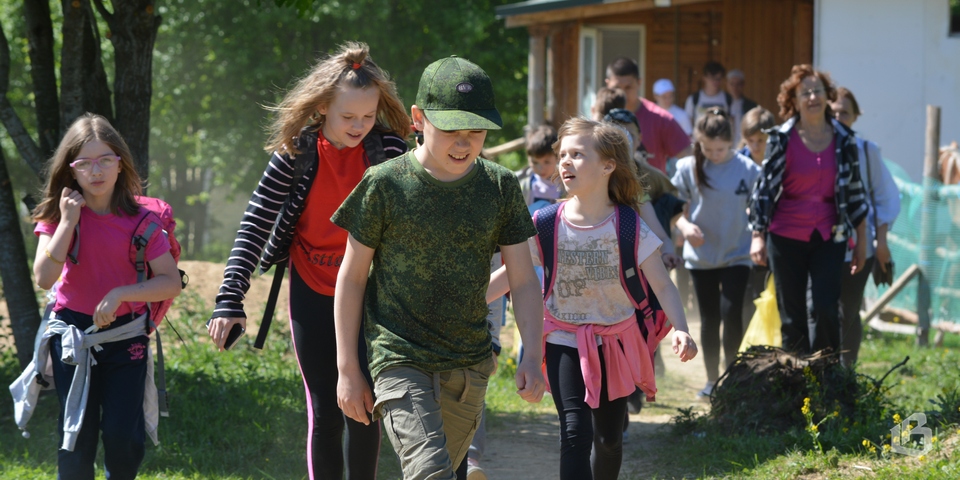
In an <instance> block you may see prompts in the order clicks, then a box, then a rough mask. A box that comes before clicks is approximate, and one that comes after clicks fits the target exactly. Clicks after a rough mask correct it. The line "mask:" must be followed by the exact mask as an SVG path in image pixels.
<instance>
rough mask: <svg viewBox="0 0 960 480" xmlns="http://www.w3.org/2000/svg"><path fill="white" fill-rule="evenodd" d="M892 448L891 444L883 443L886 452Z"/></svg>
mask: <svg viewBox="0 0 960 480" xmlns="http://www.w3.org/2000/svg"><path fill="white" fill-rule="evenodd" d="M891 449H892V447H890V445H886V444H884V445H883V451H884V452H889V451H890V450H891Z"/></svg>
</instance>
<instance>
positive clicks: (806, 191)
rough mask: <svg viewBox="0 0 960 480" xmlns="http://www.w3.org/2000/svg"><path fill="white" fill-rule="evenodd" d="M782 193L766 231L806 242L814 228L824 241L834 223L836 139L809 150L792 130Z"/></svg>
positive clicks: (835, 216)
mask: <svg viewBox="0 0 960 480" xmlns="http://www.w3.org/2000/svg"><path fill="white" fill-rule="evenodd" d="M786 157H787V163H786V165H785V167H784V171H783V193H782V194H780V200H779V201H777V208H776V210H775V211H774V212H773V218H772V219H770V232H771V233H775V234H777V235H780V236H781V237H787V238H792V239H794V240H800V241H803V242H807V241H809V240H810V236H811V235H812V234H813V231H814V229H816V230H818V231H819V232H820V236H821V237H822V238H823V239H824V240H828V239H830V238H831V237H832V235H831V232H832V230H833V226H834V225H836V224H837V205H836V201H835V200H834V198H833V192H834V185H835V184H836V181H837V159H836V139H834V140H831V141H830V145H827V148H825V149H823V151H821V152H811V151H810V150H809V149H807V146H806V145H804V144H803V140H801V139H800V135H799V134H797V131H796V129H794V130H793V131H792V132H790V141H789V143H788V144H787V153H786Z"/></svg>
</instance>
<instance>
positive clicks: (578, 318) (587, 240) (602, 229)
mask: <svg viewBox="0 0 960 480" xmlns="http://www.w3.org/2000/svg"><path fill="white" fill-rule="evenodd" d="M616 216H617V215H616V212H614V213H613V214H611V215H610V216H609V217H607V218H606V219H605V220H604V221H602V222H600V223H599V224H598V225H593V226H581V225H574V224H572V223H570V222H569V221H568V220H567V219H566V217H565V216H564V215H563V210H562V209H561V211H560V222H559V224H558V225H557V253H556V258H557V267H556V271H555V277H554V278H555V280H554V283H553V291H552V292H551V294H550V297H548V298H547V301H546V304H545V305H546V309H547V311H549V312H550V314H551V315H553V316H554V317H555V318H556V319H557V320H560V321H562V322H565V323H570V324H573V325H583V324H590V323H592V324H594V325H615V324H617V323H620V322H622V321H624V320H626V319H628V318H630V317H631V316H632V315H633V314H634V313H635V310H634V308H633V304H632V303H630V298H629V297H627V293H626V292H625V291H624V290H623V285H622V284H621V283H620V249H619V247H618V245H617V227H616ZM637 222H638V223H639V225H640V229H639V230H640V232H639V237H638V242H637V263H638V264H640V263H643V261H644V260H645V259H646V258H647V257H649V256H650V255H651V254H652V253H654V252H656V251H657V249H658V248H660V245H661V243H662V242H661V241H660V239H659V238H657V236H656V235H654V234H653V232H652V231H650V228H649V227H648V226H647V224H646V223H644V222H643V220H641V219H640V218H639V217H637ZM530 244H531V254H532V255H533V259H534V263H535V264H536V265H540V264H541V261H540V254H539V251H538V250H537V245H536V238H531V239H530ZM597 340H598V341H599V337H598V339H597ZM547 342H549V343H554V344H558V345H564V346H568V347H573V348H577V337H576V335H575V334H573V333H570V332H563V331H559V330H558V331H554V332H551V333H550V334H548V335H547Z"/></svg>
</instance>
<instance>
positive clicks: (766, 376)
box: [710, 346, 860, 433]
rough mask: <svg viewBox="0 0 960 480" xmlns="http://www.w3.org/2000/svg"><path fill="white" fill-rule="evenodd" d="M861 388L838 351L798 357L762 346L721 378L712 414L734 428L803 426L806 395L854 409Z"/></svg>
mask: <svg viewBox="0 0 960 480" xmlns="http://www.w3.org/2000/svg"><path fill="white" fill-rule="evenodd" d="M859 389H860V387H859V386H858V382H857V375H856V373H855V372H854V371H853V370H851V369H848V368H845V367H843V366H842V365H841V364H840V359H839V356H838V355H835V354H831V353H828V352H817V353H814V354H812V355H808V356H802V357H801V356H797V355H793V354H791V353H788V352H785V351H783V350H781V349H779V348H774V347H766V346H757V347H751V348H750V349H749V350H747V351H746V352H744V353H742V354H741V355H740V356H739V357H738V358H737V361H736V362H734V364H733V365H731V366H730V368H728V369H727V371H726V372H725V373H724V374H723V376H722V377H721V378H720V380H719V382H718V384H717V387H716V388H715V389H714V392H713V396H712V397H711V399H710V404H711V409H710V418H711V419H712V420H714V421H716V422H718V423H719V424H720V425H721V426H722V427H723V428H724V429H729V430H728V431H730V432H731V433H734V432H742V433H746V432H757V433H768V432H784V431H787V430H789V429H790V428H793V427H798V426H799V427H803V426H804V425H805V422H806V419H805V418H804V417H803V414H802V413H801V408H802V407H803V399H804V398H808V397H814V398H816V399H817V403H818V404H820V405H827V406H829V407H830V409H831V411H833V410H834V409H837V410H839V411H840V412H841V413H843V414H849V413H852V412H853V411H854V409H855V405H854V399H855V398H857V395H858V392H859Z"/></svg>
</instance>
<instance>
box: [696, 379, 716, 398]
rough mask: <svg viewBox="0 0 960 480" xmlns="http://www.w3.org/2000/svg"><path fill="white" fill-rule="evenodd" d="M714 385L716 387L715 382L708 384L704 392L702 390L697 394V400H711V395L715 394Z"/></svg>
mask: <svg viewBox="0 0 960 480" xmlns="http://www.w3.org/2000/svg"><path fill="white" fill-rule="evenodd" d="M714 385H715V382H707V386H705V387H703V390H700V391H699V392H697V398H700V399H703V400H709V399H710V395H711V394H713V386H714Z"/></svg>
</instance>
